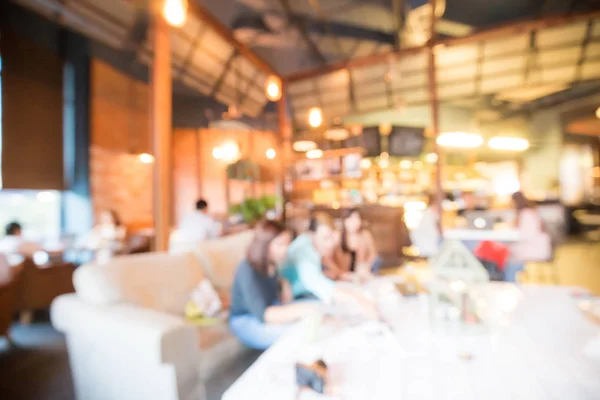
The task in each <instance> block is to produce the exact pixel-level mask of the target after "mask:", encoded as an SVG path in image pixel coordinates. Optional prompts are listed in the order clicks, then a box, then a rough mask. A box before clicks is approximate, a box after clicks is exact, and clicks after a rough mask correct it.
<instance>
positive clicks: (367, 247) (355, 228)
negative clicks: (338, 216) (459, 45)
mask: <svg viewBox="0 0 600 400" xmlns="http://www.w3.org/2000/svg"><path fill="white" fill-rule="evenodd" d="M342 223H343V227H342V235H341V243H340V245H339V246H337V248H336V249H335V251H334V255H333V260H334V262H335V264H336V266H337V267H338V271H339V273H341V276H339V277H338V278H341V277H343V275H345V274H348V273H357V274H359V275H361V276H365V275H368V274H369V273H370V272H372V271H373V272H375V271H377V270H378V269H379V267H380V265H381V260H380V259H379V257H378V254H377V249H376V248H375V240H374V239H373V235H372V234H371V232H369V230H368V229H366V228H365V227H364V226H363V223H364V220H363V218H362V216H361V214H360V211H359V210H358V209H356V208H351V209H349V210H346V211H345V212H344V214H343V216H342ZM326 266H327V265H326Z"/></svg>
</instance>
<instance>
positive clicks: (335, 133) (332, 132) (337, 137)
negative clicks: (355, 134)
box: [324, 126, 350, 142]
mask: <svg viewBox="0 0 600 400" xmlns="http://www.w3.org/2000/svg"><path fill="white" fill-rule="evenodd" d="M324 137H325V139H327V140H334V141H338V142H340V141H342V140H346V139H348V138H349V137H350V132H348V129H346V128H344V127H343V126H334V127H333V128H329V129H327V130H326V131H325V134H324Z"/></svg>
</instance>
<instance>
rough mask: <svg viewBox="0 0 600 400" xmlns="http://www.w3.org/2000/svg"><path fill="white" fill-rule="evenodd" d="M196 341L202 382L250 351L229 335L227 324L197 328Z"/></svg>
mask: <svg viewBox="0 0 600 400" xmlns="http://www.w3.org/2000/svg"><path fill="white" fill-rule="evenodd" d="M198 339H199V341H200V371H201V373H202V379H203V380H208V379H210V378H211V377H214V376H215V374H217V373H218V372H221V371H223V370H226V369H227V368H228V367H229V366H231V365H232V364H233V363H234V362H236V361H237V360H238V359H239V358H240V357H242V356H243V355H244V353H246V352H248V351H250V350H249V349H248V348H247V347H245V346H244V345H243V344H241V343H240V342H239V341H238V340H237V339H236V338H235V336H233V334H231V332H230V331H229V326H228V324H227V322H223V323H221V324H218V325H214V326H203V327H199V328H198Z"/></svg>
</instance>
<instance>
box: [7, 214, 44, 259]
mask: <svg viewBox="0 0 600 400" xmlns="http://www.w3.org/2000/svg"><path fill="white" fill-rule="evenodd" d="M40 250H43V248H42V246H41V245H40V244H39V243H36V242H33V241H30V240H27V239H25V238H24V237H23V227H22V226H21V224H20V223H18V222H16V221H14V222H11V223H9V224H8V225H6V228H5V236H4V237H3V238H2V239H0V253H4V254H8V255H15V254H19V255H22V256H25V257H30V256H32V255H33V253H35V252H36V251H40Z"/></svg>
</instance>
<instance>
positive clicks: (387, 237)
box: [286, 205, 410, 267]
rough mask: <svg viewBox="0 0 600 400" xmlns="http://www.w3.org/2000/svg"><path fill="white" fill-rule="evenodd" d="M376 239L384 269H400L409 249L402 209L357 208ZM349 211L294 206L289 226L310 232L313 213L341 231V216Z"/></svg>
mask: <svg viewBox="0 0 600 400" xmlns="http://www.w3.org/2000/svg"><path fill="white" fill-rule="evenodd" d="M356 208H357V209H358V210H359V211H360V213H361V216H362V218H363V220H364V221H365V227H366V228H368V229H369V231H370V232H371V233H372V235H373V237H374V239H375V245H376V246H377V250H378V251H379V255H380V257H381V258H382V262H383V265H384V266H387V267H391V266H397V265H400V264H401V263H402V259H403V252H402V249H403V247H404V246H408V245H410V239H409V236H408V229H407V228H406V224H405V223H404V208H403V207H386V206H380V205H363V206H359V207H356ZM346 210H348V208H344V207H338V208H333V207H325V206H312V207H309V206H293V207H290V208H289V209H288V210H287V211H286V221H287V222H286V224H287V226H288V227H289V228H290V229H293V230H294V231H296V232H297V233H301V232H304V231H306V230H307V229H308V225H309V221H310V216H311V214H312V213H314V212H319V211H322V212H326V213H328V214H330V215H331V216H332V217H333V218H334V219H335V223H336V226H337V228H338V229H341V228H342V215H343V214H344V211H346Z"/></svg>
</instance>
